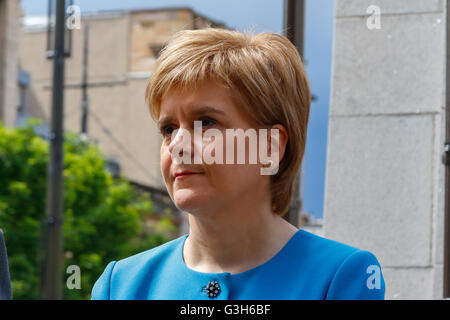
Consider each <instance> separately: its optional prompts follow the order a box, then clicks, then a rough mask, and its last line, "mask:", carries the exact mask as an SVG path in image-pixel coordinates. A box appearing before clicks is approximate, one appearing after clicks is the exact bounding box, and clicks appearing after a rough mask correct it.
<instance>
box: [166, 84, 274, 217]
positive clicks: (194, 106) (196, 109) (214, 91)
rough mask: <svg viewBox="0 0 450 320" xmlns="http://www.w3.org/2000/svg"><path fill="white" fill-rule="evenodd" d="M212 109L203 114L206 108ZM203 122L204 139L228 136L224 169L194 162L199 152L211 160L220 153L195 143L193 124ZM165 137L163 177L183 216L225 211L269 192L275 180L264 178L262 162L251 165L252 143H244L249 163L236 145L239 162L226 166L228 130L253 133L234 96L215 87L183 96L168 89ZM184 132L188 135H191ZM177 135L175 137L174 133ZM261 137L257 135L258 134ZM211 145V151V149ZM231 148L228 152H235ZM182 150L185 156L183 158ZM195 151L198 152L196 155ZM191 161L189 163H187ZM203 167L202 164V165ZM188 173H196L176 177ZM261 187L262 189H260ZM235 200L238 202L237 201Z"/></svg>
mask: <svg viewBox="0 0 450 320" xmlns="http://www.w3.org/2000/svg"><path fill="white" fill-rule="evenodd" d="M206 107H208V109H209V110H203V111H202V110H201V109H206ZM214 110H215V111H214ZM196 120H197V121H201V122H202V131H201V132H202V134H204V133H205V131H206V130H208V129H217V130H218V132H221V134H222V137H223V150H222V154H223V156H224V158H223V162H222V164H219V163H212V164H207V163H206V162H205V161H204V159H203V157H202V158H201V159H202V160H201V161H200V163H194V152H198V154H203V152H204V151H205V150H209V152H210V154H211V155H212V156H214V155H215V152H216V151H217V150H218V149H217V150H214V151H212V152H211V150H213V149H212V148H211V144H212V141H209V142H208V141H207V140H206V139H204V138H203V139H197V140H195V141H194V121H196ZM158 126H159V129H160V131H161V134H162V136H163V142H162V144H161V172H162V174H163V177H164V181H165V184H166V187H167V190H168V192H169V194H170V197H171V198H172V200H173V201H174V203H175V205H176V206H177V207H178V208H179V209H180V210H183V211H187V212H190V213H193V214H195V212H197V211H198V210H204V209H208V210H209V209H212V211H214V210H213V209H214V208H216V207H220V208H223V207H224V206H225V207H226V206H227V205H229V204H230V203H235V202H236V201H239V200H240V199H242V197H244V196H245V195H247V196H248V197H249V198H252V197H251V196H250V195H251V194H252V193H254V192H255V191H258V190H261V188H263V189H262V190H267V191H269V190H270V188H269V183H270V176H265V175H261V173H260V168H261V163H260V161H259V159H258V160H257V161H256V163H254V162H252V163H249V156H248V151H249V145H248V143H249V141H248V139H246V143H245V163H244V164H238V163H237V147H238V144H237V142H236V141H235V143H234V161H233V162H232V164H228V163H226V158H225V157H226V153H227V143H229V142H230V140H231V139H230V140H228V141H227V139H226V133H225V129H238V128H241V129H243V130H244V131H245V130H247V129H249V128H252V126H251V125H250V122H249V121H248V120H247V119H246V117H245V115H244V114H243V113H242V111H240V110H239V108H238V107H237V106H236V105H235V104H234V103H233V101H232V99H231V97H230V95H229V91H228V90H227V89H226V88H225V87H223V86H221V85H219V84H217V83H215V82H204V83H201V84H199V85H198V87H197V88H196V89H195V90H188V91H181V90H178V89H177V88H174V89H171V90H169V91H168V92H167V93H166V94H165V95H164V96H163V98H162V101H161V112H160V117H159V122H158ZM177 129H185V130H187V131H188V132H189V133H190V137H191V139H190V140H191V141H190V146H191V150H190V151H191V152H188V153H189V154H188V155H185V150H186V149H185V148H183V149H182V148H181V146H187V145H188V144H189V142H188V141H187V140H186V142H183V141H184V139H183V138H182V136H181V135H180V134H178V133H180V132H181V130H177ZM187 131H185V133H186V132H187ZM174 132H175V133H174ZM256 132H257V131H256ZM172 133H174V134H172ZM208 146H209V149H207V148H208ZM230 148H231V147H229V149H230ZM180 149H182V150H183V151H182V152H181V153H180V151H179V150H180ZM194 150H195V151H194ZM177 153H178V155H179V158H178V159H186V158H185V157H187V158H190V162H191V163H190V164H188V163H179V161H178V162H177V159H175V158H176V157H175V155H176V154H177ZM185 162H186V161H185ZM197 162H198V161H197ZM183 170H188V171H191V172H195V173H196V174H192V175H186V176H182V177H175V174H176V173H178V172H179V171H183ZM256 188H258V190H257V189H256ZM233 201H234V202H233Z"/></svg>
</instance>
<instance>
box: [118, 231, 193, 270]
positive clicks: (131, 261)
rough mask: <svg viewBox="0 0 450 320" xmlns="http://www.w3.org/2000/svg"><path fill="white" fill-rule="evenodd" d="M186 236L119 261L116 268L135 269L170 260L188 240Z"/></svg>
mask: <svg viewBox="0 0 450 320" xmlns="http://www.w3.org/2000/svg"><path fill="white" fill-rule="evenodd" d="M186 236H187V235H186V234H185V235H183V236H180V237H178V238H176V239H173V240H170V241H168V242H165V243H163V244H161V245H159V246H157V247H154V248H151V249H148V250H146V251H143V252H140V253H137V254H135V255H132V256H129V257H127V258H124V259H121V260H118V261H117V263H116V266H115V268H128V267H131V268H135V267H136V266H139V265H142V264H147V263H149V262H157V261H162V260H166V259H168V258H169V257H170V256H171V255H172V254H174V252H175V250H176V249H177V247H178V246H179V245H181V242H182V241H184V239H185V238H186Z"/></svg>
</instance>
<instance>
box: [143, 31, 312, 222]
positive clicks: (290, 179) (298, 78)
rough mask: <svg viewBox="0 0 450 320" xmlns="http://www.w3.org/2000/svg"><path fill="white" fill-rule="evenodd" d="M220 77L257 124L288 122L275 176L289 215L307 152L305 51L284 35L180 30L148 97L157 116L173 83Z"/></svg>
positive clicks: (277, 206)
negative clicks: (302, 53) (302, 59)
mask: <svg viewBox="0 0 450 320" xmlns="http://www.w3.org/2000/svg"><path fill="white" fill-rule="evenodd" d="M211 79H212V80H218V81H220V82H222V83H224V84H225V85H226V86H227V87H228V88H229V89H230V90H231V92H232V93H233V94H232V97H233V100H234V102H235V103H236V104H237V105H239V106H240V107H242V110H243V111H244V113H245V114H246V115H248V117H249V118H250V119H252V120H253V121H254V123H255V124H256V125H257V126H264V127H267V126H269V127H270V126H272V125H274V124H282V125H283V126H284V127H285V128H286V130H287V132H288V135H289V138H288V142H287V145H286V150H285V154H284V156H283V159H282V160H281V161H280V164H279V170H278V173H277V174H275V175H273V176H271V196H272V210H273V212H275V213H276V214H278V215H284V214H285V213H286V212H287V210H288V208H289V204H290V201H291V198H292V193H293V186H294V181H295V177H296V175H297V173H298V171H299V168H300V166H301V162H302V158H303V155H304V152H305V145H306V136H307V126H308V119H309V108H310V103H311V92H310V89H309V83H308V79H307V76H306V72H305V69H304V67H303V64H302V61H301V58H300V55H299V54H298V51H297V49H296V48H295V46H294V45H293V44H292V43H291V42H290V41H289V40H288V39H287V38H286V37H284V36H281V35H279V34H276V33H270V32H264V33H259V34H244V33H241V32H238V31H233V30H226V29H215V28H214V29H213V28H206V29H201V30H183V31H180V32H178V33H176V34H175V35H174V36H173V37H172V38H171V39H170V41H169V42H168V44H167V45H166V46H165V47H164V49H163V50H162V52H161V55H160V57H159V58H158V60H157V62H156V66H155V70H154V72H153V74H152V76H151V78H150V81H149V83H148V86H147V89H146V92H145V95H146V101H147V104H148V105H149V108H150V114H151V116H152V118H153V119H155V120H157V119H158V118H159V113H160V105H161V99H162V97H163V96H164V94H165V93H166V92H167V91H168V90H169V89H170V88H172V87H174V86H177V87H181V88H185V89H192V88H195V86H196V85H197V84H198V83H199V82H201V81H203V80H211Z"/></svg>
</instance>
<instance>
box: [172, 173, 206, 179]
mask: <svg viewBox="0 0 450 320" xmlns="http://www.w3.org/2000/svg"><path fill="white" fill-rule="evenodd" d="M196 174H200V173H182V174H178V175H176V176H175V179H186V178H187V177H190V176H193V175H196Z"/></svg>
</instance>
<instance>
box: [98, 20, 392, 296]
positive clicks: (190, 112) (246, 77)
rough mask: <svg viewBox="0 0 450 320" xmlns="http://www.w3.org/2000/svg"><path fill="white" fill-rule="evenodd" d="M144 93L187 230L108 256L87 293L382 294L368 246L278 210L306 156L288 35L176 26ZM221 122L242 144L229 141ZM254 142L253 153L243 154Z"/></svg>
mask: <svg viewBox="0 0 450 320" xmlns="http://www.w3.org/2000/svg"><path fill="white" fill-rule="evenodd" d="M146 99H147V102H148V104H149V107H150V113H151V115H152V117H153V118H154V119H155V120H156V121H157V122H158V127H159V129H160V132H161V135H162V144H161V172H162V175H163V177H164V181H165V184H166V187H167V190H168V192H169V194H170V197H171V198H172V200H173V201H174V203H175V205H176V206H177V207H178V208H179V209H180V210H183V211H185V212H187V213H188V214H189V233H188V234H186V235H184V236H182V237H179V238H177V239H175V240H172V241H170V242H168V243H165V244H163V245H161V246H158V247H156V248H153V249H150V250H148V251H145V252H142V253H140V254H137V255H134V256H132V257H129V258H126V259H123V260H120V261H117V262H116V261H112V262H110V263H109V264H108V265H107V267H106V269H105V271H104V272H103V274H102V275H101V277H100V278H99V279H98V280H97V282H96V284H95V285H94V288H93V290H92V299H231V300H235V299H383V298H384V280H383V277H382V274H381V269H380V267H379V263H378V261H377V259H376V257H375V256H374V255H373V254H372V253H370V252H368V251H363V250H359V249H357V248H354V247H351V246H348V245H345V244H342V243H338V242H335V241H332V240H328V239H325V238H322V237H319V236H316V235H313V234H311V233H308V232H306V231H304V230H299V229H298V228H297V227H296V226H293V225H292V224H290V223H288V222H287V221H286V220H285V219H283V217H282V216H283V215H284V214H285V213H286V211H287V209H288V206H289V203H290V200H291V196H292V191H293V183H294V179H295V176H296V174H297V172H298V170H299V168H300V164H301V161H302V157H303V154H304V150H305V144H306V133H307V125H308V117H309V107H310V101H311V93H310V89H309V85H308V80H307V77H306V74H305V70H304V68H303V65H302V62H301V59H300V56H299V55H298V52H297V50H296V48H295V47H294V46H293V45H292V44H291V43H290V42H289V40H287V39H286V38H285V37H283V36H281V35H278V34H274V33H261V34H256V35H246V34H242V33H240V32H237V31H230V30H222V29H211V28H209V29H203V30H195V31H181V32H179V33H177V34H176V35H175V36H174V37H173V38H172V39H171V41H169V43H168V44H167V46H166V47H165V48H164V50H163V52H162V54H161V55H160V57H159V58H158V60H157V63H156V67H155V70H154V72H153V74H152V77H151V79H150V82H149V84H148V87H147V90H146ZM267 129H272V131H271V132H270V133H271V134H267V133H268V131H267ZM265 130H266V131H265ZM230 132H231V133H232V134H235V135H236V137H238V138H237V140H239V137H240V138H242V137H243V138H244V140H243V141H244V144H242V143H241V144H240V145H239V144H238V146H237V147H236V144H234V142H235V138H234V136H232V135H228V134H229V133H230ZM272 132H274V133H275V134H274V135H272ZM199 133H200V134H203V135H200V139H199V138H198V137H199V135H198V134H199ZM243 133H244V134H243ZM245 133H247V134H248V139H245ZM250 133H256V136H257V138H259V139H254V138H255V136H254V135H253V136H252V135H251V134H250ZM264 133H266V135H264ZM192 136H194V139H192ZM251 136H252V138H250V137H251ZM241 142H242V140H241ZM256 149H257V150H258V151H259V153H258V155H259V156H260V157H259V159H258V161H251V160H252V159H253V160H254V157H253V156H254V155H255V150H256ZM243 151H245V153H244V161H242V160H243V159H242V158H241V159H240V160H241V161H239V155H238V154H239V152H243ZM264 154H265V155H267V156H268V157H269V160H267V157H264V156H263V157H261V155H264ZM199 155H200V161H198V160H199ZM206 158H208V160H207V161H205V159H206ZM221 158H222V159H225V158H226V159H227V161H225V160H223V161H221V160H222V159H221ZM211 159H212V160H214V161H211ZM261 159H263V160H261ZM196 160H197V161H196ZM263 169H271V171H270V172H271V174H267V173H265V174H263V173H262V170H263Z"/></svg>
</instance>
